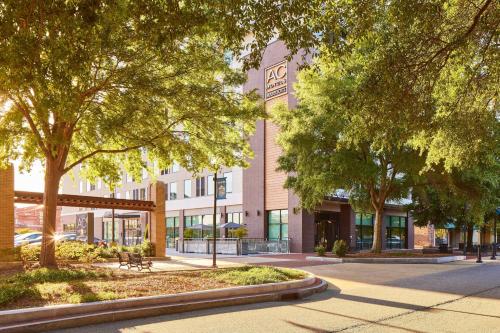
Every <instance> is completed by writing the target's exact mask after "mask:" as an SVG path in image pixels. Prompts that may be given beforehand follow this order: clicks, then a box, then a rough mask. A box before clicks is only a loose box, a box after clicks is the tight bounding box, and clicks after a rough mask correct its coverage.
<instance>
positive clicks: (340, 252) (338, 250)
mask: <svg viewBox="0 0 500 333" xmlns="http://www.w3.org/2000/svg"><path fill="white" fill-rule="evenodd" d="M348 249H349V248H348V247H347V243H346V242H345V240H343V239H338V240H336V241H335V243H333V251H332V252H333V254H335V255H336V256H338V257H340V258H342V257H345V255H346V254H347V251H348Z"/></svg>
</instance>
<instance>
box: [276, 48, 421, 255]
mask: <svg viewBox="0 0 500 333" xmlns="http://www.w3.org/2000/svg"><path fill="white" fill-rule="evenodd" d="M371 43H376V40H372V41H366V43H365V44H362V45H361V44H360V45H359V46H358V48H357V49H356V50H355V51H353V52H352V54H350V55H348V56H346V57H343V58H340V59H339V58H334V57H331V56H330V54H329V53H328V52H327V51H325V52H323V53H321V55H320V56H319V57H318V58H316V61H315V63H314V67H313V68H311V69H307V70H303V71H302V72H301V73H300V74H299V76H298V83H297V84H296V87H295V88H296V95H297V98H298V100H299V104H298V106H297V108H296V109H294V110H287V109H286V107H283V106H282V107H280V108H278V109H277V110H276V114H275V119H276V121H277V123H278V124H279V126H280V128H281V134H280V136H279V138H278V142H279V143H280V145H281V146H282V148H283V155H282V156H281V157H280V158H279V160H278V161H279V165H280V169H281V170H283V171H285V172H287V173H289V176H288V179H287V182H286V186H287V187H289V188H292V189H293V190H294V191H295V192H296V193H297V194H298V195H299V197H300V198H301V204H302V205H303V206H304V207H305V208H308V209H314V208H315V207H316V206H317V205H318V204H319V203H320V202H321V201H322V200H323V199H324V198H325V196H328V195H331V194H334V193H335V192H337V191H343V190H345V191H347V192H348V194H349V200H350V202H351V203H352V204H353V206H354V207H356V208H357V209H358V210H362V211H373V212H375V224H374V241H373V247H372V251H374V252H380V251H381V248H382V216H383V209H384V205H385V203H386V202H387V201H388V200H399V199H401V198H404V197H407V196H408V190H409V188H410V185H411V184H412V183H413V176H414V175H415V174H417V173H418V170H419V168H421V167H422V166H423V159H422V158H421V157H420V156H419V154H418V152H417V151H415V150H414V149H412V148H411V146H410V145H409V144H408V140H409V138H410V136H409V135H410V134H409V133H410V132H411V131H409V128H410V127H411V124H412V123H413V121H412V119H413V120H414V121H419V117H413V116H409V114H410V113H409V111H410V110H409V108H408V106H407V105H411V104H412V99H413V98H414V97H413V96H411V95H407V94H406V90H405V89H404V88H405V86H404V84H403V83H404V82H400V81H398V77H397V76H394V75H392V73H387V72H385V73H384V72H383V70H382V68H383V65H382V64H380V63H379V62H380V59H378V58H374V57H373V56H374V55H373V53H372V52H371V49H372V48H371V47H370V45H369V44H371ZM379 75H384V77H382V78H380V76H379Z"/></svg>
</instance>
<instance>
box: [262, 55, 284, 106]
mask: <svg viewBox="0 0 500 333" xmlns="http://www.w3.org/2000/svg"><path fill="white" fill-rule="evenodd" d="M265 75H266V77H265V80H266V89H265V96H266V98H265V100H266V101H267V100H269V99H271V98H274V97H278V96H281V95H285V94H286V93H287V67H286V61H282V62H280V63H278V64H275V65H272V66H270V67H267V68H266V71H265Z"/></svg>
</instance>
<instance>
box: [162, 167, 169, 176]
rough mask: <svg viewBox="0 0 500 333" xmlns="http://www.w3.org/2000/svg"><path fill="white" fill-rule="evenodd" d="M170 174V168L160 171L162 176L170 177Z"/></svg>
mask: <svg viewBox="0 0 500 333" xmlns="http://www.w3.org/2000/svg"><path fill="white" fill-rule="evenodd" d="M169 173H170V169H169V168H166V169H161V170H160V175H162V176H163V175H168V174H169Z"/></svg>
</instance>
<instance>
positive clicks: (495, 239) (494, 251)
mask: <svg viewBox="0 0 500 333" xmlns="http://www.w3.org/2000/svg"><path fill="white" fill-rule="evenodd" d="M490 259H491V260H496V259H497V215H496V214H495V220H494V222H493V250H492V251H491V258H490Z"/></svg>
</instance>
